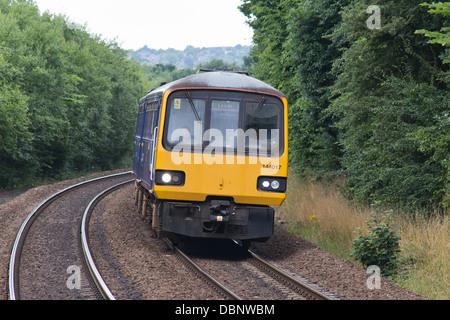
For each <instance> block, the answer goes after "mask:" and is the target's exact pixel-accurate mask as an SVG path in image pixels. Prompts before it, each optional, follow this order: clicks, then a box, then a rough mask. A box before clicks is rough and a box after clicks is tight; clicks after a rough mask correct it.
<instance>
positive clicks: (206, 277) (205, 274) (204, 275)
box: [163, 238, 242, 300]
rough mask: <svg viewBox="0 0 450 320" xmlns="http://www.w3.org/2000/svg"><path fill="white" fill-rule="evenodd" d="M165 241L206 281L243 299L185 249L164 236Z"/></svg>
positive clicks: (228, 295) (232, 295)
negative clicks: (189, 255)
mask: <svg viewBox="0 0 450 320" xmlns="http://www.w3.org/2000/svg"><path fill="white" fill-rule="evenodd" d="M163 240H164V242H165V243H166V244H167V245H168V246H169V247H170V248H171V249H172V250H174V251H175V253H176V254H177V257H179V258H180V259H181V261H182V262H184V263H185V264H186V265H187V266H188V267H189V268H191V269H192V270H193V271H194V272H195V273H197V274H198V275H199V276H200V277H202V278H203V279H204V280H205V281H207V282H208V283H209V284H211V285H212V286H213V287H214V288H215V289H216V290H218V291H219V292H220V293H222V294H223V295H225V296H226V297H227V298H229V299H231V300H242V298H241V297H239V296H238V295H237V294H235V293H234V292H233V291H231V290H230V289H229V288H227V287H226V286H225V285H224V284H222V283H220V282H219V281H218V280H217V279H215V278H214V277H213V276H211V275H210V274H209V273H208V272H206V271H205V270H203V269H202V268H201V267H200V266H199V265H198V264H197V263H195V262H194V261H193V260H192V259H191V258H189V257H188V256H187V255H186V254H185V253H184V252H183V251H181V250H180V249H179V248H178V247H177V246H175V245H174V244H173V243H172V242H171V241H170V240H169V239H167V238H164V239H163Z"/></svg>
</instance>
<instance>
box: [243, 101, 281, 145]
mask: <svg viewBox="0 0 450 320" xmlns="http://www.w3.org/2000/svg"><path fill="white" fill-rule="evenodd" d="M280 113H281V110H280V106H279V105H278V104H275V103H264V102H263V101H262V102H247V103H246V107H245V130H246V131H247V130H252V129H254V130H255V131H256V135H257V139H258V142H259V146H261V144H266V143H268V145H267V147H268V148H269V144H270V146H271V147H272V148H277V147H278V145H279V137H280V136H279V135H280V132H279V118H280ZM251 141H252V140H250V141H246V147H248V148H250V149H254V148H258V145H256V143H253V145H249V144H252V142H251ZM253 142H255V140H253Z"/></svg>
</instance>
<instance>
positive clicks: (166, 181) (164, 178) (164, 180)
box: [162, 173, 172, 183]
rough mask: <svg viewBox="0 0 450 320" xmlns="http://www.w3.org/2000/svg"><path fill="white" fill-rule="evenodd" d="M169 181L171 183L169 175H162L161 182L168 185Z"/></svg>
mask: <svg viewBox="0 0 450 320" xmlns="http://www.w3.org/2000/svg"><path fill="white" fill-rule="evenodd" d="M170 181H172V176H171V175H170V173H164V174H163V175H162V182H164V183H170Z"/></svg>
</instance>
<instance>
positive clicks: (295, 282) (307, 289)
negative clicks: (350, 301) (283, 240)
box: [248, 250, 336, 300]
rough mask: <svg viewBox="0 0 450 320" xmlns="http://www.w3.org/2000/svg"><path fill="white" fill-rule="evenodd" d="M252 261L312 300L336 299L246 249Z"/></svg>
mask: <svg viewBox="0 0 450 320" xmlns="http://www.w3.org/2000/svg"><path fill="white" fill-rule="evenodd" d="M248 252H249V254H250V257H251V259H252V262H255V263H256V264H258V265H259V266H260V267H261V269H262V270H263V271H265V272H266V273H268V274H269V275H270V276H271V277H272V278H275V279H276V280H278V281H280V282H282V283H284V284H285V285H287V286H288V287H289V288H291V289H293V290H294V291H296V292H297V293H300V294H302V295H306V296H307V297H308V298H311V299H312V300H336V299H335V297H334V296H333V295H331V294H326V293H324V292H321V291H319V290H318V289H316V288H314V287H312V286H311V285H309V284H307V283H305V282H304V281H301V280H299V279H297V278H294V277H293V276H291V275H289V274H288V273H286V272H285V271H283V270H281V269H280V268H278V267H276V266H274V265H273V264H271V263H270V262H267V261H266V260H264V259H263V258H261V257H260V256H258V255H257V254H255V253H254V252H252V251H250V250H248Z"/></svg>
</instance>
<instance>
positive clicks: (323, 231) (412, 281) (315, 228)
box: [277, 175, 450, 300]
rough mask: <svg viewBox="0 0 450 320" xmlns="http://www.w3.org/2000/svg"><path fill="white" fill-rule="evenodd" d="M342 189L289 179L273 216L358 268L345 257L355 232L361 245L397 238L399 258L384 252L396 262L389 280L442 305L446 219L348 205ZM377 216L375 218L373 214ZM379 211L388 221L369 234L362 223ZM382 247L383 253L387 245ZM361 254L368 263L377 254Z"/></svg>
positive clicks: (448, 278)
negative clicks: (368, 258)
mask: <svg viewBox="0 0 450 320" xmlns="http://www.w3.org/2000/svg"><path fill="white" fill-rule="evenodd" d="M343 183H344V181H343V179H342V178H339V179H334V180H332V181H331V182H325V181H317V180H308V179H304V178H302V179H300V178H297V177H295V176H293V175H291V176H290V177H289V180H288V190H289V192H288V196H287V199H286V202H285V203H284V204H283V206H282V207H281V208H280V210H279V211H278V214H277V216H278V218H279V219H280V220H281V222H282V223H284V224H285V225H287V227H288V229H289V230H290V232H292V233H293V234H296V235H298V236H301V237H302V238H304V239H306V240H308V241H310V242H312V243H315V244H316V245H317V246H319V247H320V248H322V249H324V250H327V251H329V252H331V253H333V254H336V255H338V256H340V257H343V258H345V259H348V260H352V261H354V262H355V263H358V264H361V266H363V264H362V263H361V262H360V261H359V260H356V259H355V258H352V256H351V253H352V251H353V247H352V244H353V243H354V241H355V239H357V237H355V231H357V233H356V236H357V235H361V236H365V238H364V239H372V241H373V243H374V242H375V241H379V240H383V239H392V240H393V241H394V243H396V242H397V240H396V237H397V234H398V236H400V237H401V239H398V244H399V252H397V249H395V248H396V247H392V249H388V252H391V253H394V252H395V254H394V256H395V260H394V261H395V262H396V266H395V267H396V268H395V269H394V271H395V272H392V273H391V274H390V275H389V277H390V278H391V279H392V280H393V281H394V282H395V283H398V284H399V285H401V286H403V287H405V288H408V289H410V290H412V291H414V292H416V293H418V294H420V295H422V296H424V297H429V298H430V299H444V300H445V299H448V297H449V296H450V285H449V283H450V250H448V243H449V241H450V219H448V217H442V216H441V215H439V214H436V213H435V214H430V213H429V212H427V211H425V209H412V208H409V209H408V210H406V209H398V210H394V212H392V213H391V212H390V210H389V209H388V207H386V206H383V205H380V204H379V205H378V206H366V205H362V204H360V203H358V202H353V203H351V202H349V201H348V200H347V199H346V198H345V197H344V196H343V195H342V193H341V191H340V190H342V184H343ZM377 210H378V212H379V213H376V212H377ZM385 211H387V213H389V220H390V221H387V220H380V221H379V222H376V223H375V224H373V226H374V228H372V229H371V228H370V226H369V225H367V222H371V219H373V217H374V216H379V215H383V214H384V212H385ZM386 222H389V223H388V224H385V223H386ZM377 227H378V229H379V230H380V232H379V234H380V236H378V235H377V233H378V231H377V232H374V230H375V228H377ZM381 231H383V232H381ZM362 239H363V238H360V240H362ZM357 243H361V241H359V242H357ZM382 243H383V241H380V242H379V244H382ZM385 244H386V246H387V247H388V248H389V242H385ZM393 249H395V250H393ZM364 252H369V256H371V257H375V258H376V257H377V256H378V251H377V250H365V249H364ZM389 256H390V255H388V257H389ZM386 260H390V259H388V258H386ZM371 263H373V265H378V266H380V265H379V264H378V263H380V262H378V261H374V260H372V261H371ZM365 264H368V262H366V263H365Z"/></svg>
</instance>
